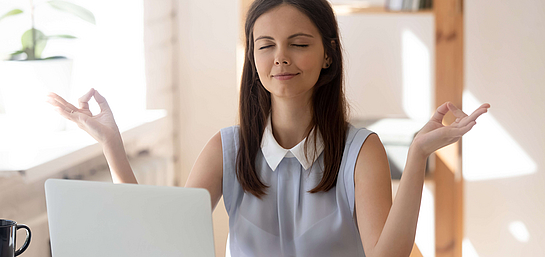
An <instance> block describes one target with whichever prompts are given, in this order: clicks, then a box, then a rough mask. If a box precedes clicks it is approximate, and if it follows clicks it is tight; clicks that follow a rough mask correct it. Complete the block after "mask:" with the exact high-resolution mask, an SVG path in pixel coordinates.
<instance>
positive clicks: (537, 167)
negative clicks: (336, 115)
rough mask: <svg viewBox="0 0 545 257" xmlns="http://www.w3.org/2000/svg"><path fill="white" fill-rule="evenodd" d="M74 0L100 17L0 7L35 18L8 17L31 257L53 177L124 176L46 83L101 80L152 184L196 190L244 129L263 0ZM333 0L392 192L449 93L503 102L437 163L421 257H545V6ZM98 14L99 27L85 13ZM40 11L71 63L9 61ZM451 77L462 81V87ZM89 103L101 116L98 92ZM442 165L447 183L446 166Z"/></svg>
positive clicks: (15, 210) (14, 149) (20, 206)
mask: <svg viewBox="0 0 545 257" xmlns="http://www.w3.org/2000/svg"><path fill="white" fill-rule="evenodd" d="M52 2H60V1H52ZM68 2H69V3H72V4H76V5H78V6H80V7H82V8H84V9H85V10H86V11H87V12H86V11H85V10H81V9H77V8H72V7H73V6H71V7H70V5H66V4H64V5H63V3H61V4H58V3H57V4H58V5H55V4H51V3H50V2H48V1H39V0H34V1H33V2H32V3H33V5H34V8H32V7H31V3H30V2H29V1H17V0H4V1H1V2H0V17H3V16H2V15H4V14H6V13H8V12H9V11H11V10H13V9H20V10H21V11H22V13H19V14H13V15H9V16H4V17H3V18H0V58H1V59H2V61H0V218H3V219H12V220H15V221H17V222H18V223H21V224H27V225H29V226H30V227H31V229H32V232H33V238H32V243H31V244H30V247H29V248H28V249H27V251H26V252H25V253H24V256H27V257H32V256H41V257H43V256H50V255H49V254H48V253H49V252H50V247H49V230H48V224H47V213H46V203H45V197H44V189H43V183H44V181H45V180H46V179H48V178H67V179H85V180H97V181H111V177H110V174H109V171H108V166H107V163H106V162H105V159H104V157H103V155H102V150H101V147H100V146H99V145H97V143H96V141H94V139H93V138H91V137H90V136H89V135H87V134H86V133H85V132H84V131H81V130H80V129H79V128H77V126H75V125H74V124H72V123H69V122H66V121H64V120H63V119H61V118H60V117H59V115H58V114H57V113H55V112H54V111H53V109H52V108H50V107H49V106H48V104H46V103H44V102H43V100H44V98H43V94H45V92H48V91H53V92H56V93H58V94H59V95H61V96H63V97H64V98H66V99H67V100H69V101H70V102H71V103H73V104H76V103H77V99H78V98H79V97H80V96H81V95H83V94H84V93H86V92H87V91H88V90H89V89H90V88H91V87H93V88H95V89H97V90H98V91H99V92H101V94H102V95H103V96H105V97H106V99H107V100H108V102H109V104H110V106H111V108H112V111H113V113H114V115H115V118H116V121H117V123H118V124H119V127H120V130H121V131H122V136H123V140H124V143H125V146H126V148H127V154H128V157H129V161H130V163H131V166H132V167H133V170H134V172H135V174H136V176H137V178H138V181H139V182H140V183H142V184H151V185H163V186H183V185H185V181H186V180H187V177H188V175H189V172H190V170H191V168H192V166H193V163H194V161H195V160H196V158H197V156H198V155H199V153H200V151H201V150H202V148H203V147H204V145H205V144H206V142H207V141H208V140H209V139H210V138H211V137H212V135H214V134H215V133H216V132H217V131H218V130H219V129H221V128H223V127H228V126H232V125H235V124H237V122H238V121H237V111H238V93H239V91H238V90H239V84H240V75H241V70H242V64H243V61H244V59H243V58H244V49H243V42H244V41H243V40H244V34H243V31H242V28H243V25H244V24H243V22H244V16H245V13H246V10H247V7H248V6H249V4H251V2H252V1H251V0H207V1H202V0H154V1H152V0H131V1H126V0H109V1H104V0H98V1H84V0H69V1H68ZM330 3H331V4H332V5H333V6H334V8H335V12H336V15H337V20H338V23H339V28H340V34H341V39H340V40H341V44H342V45H343V47H344V52H343V54H344V59H345V60H344V61H345V67H346V69H345V75H346V77H345V82H346V84H345V86H346V95H347V98H348V100H349V103H350V105H351V116H350V117H351V123H353V124H354V125H356V126H360V127H367V128H368V129H370V130H373V131H375V132H377V133H378V135H379V137H380V138H381V140H382V142H383V143H384V145H385V147H386V150H387V153H388V157H389V159H390V167H391V170H392V186H393V188H392V190H393V192H394V196H395V192H396V190H397V185H398V184H399V178H400V176H401V173H402V171H403V168H404V164H405V160H406V152H407V149H408V146H409V145H410V142H411V140H412V137H413V136H414V133H415V132H416V131H418V130H419V129H420V128H421V127H422V126H423V125H424V124H425V122H427V120H428V119H429V117H430V116H431V114H432V113H433V112H434V111H435V108H436V106H438V105H440V104H441V103H442V102H444V101H441V102H439V99H448V100H451V101H453V102H454V103H455V104H456V105H458V106H459V107H462V108H463V110H464V111H465V112H466V113H467V114H470V113H471V112H473V110H475V109H476V108H477V107H478V106H480V105H481V104H482V103H490V104H491V108H490V109H489V111H488V113H486V114H484V115H482V116H481V117H480V118H479V119H478V121H477V125H476V126H475V127H474V128H473V129H472V130H471V131H470V132H469V133H468V134H466V135H465V136H464V137H463V144H462V143H459V144H456V145H454V146H453V147H451V148H449V149H450V150H449V149H445V150H444V151H443V152H442V153H438V156H436V155H435V154H434V155H432V156H431V157H430V159H429V162H428V171H427V174H426V183H425V186H424V191H423V196H422V205H421V211H420V217H419V221H418V229H417V235H416V247H415V249H413V254H412V255H411V256H426V257H429V256H464V257H466V256H467V257H484V256H543V254H544V253H545V219H544V218H543V217H545V186H544V185H545V168H544V167H545V158H543V156H544V155H543V154H544V150H545V135H543V133H542V132H543V131H545V121H544V120H545V119H544V118H543V117H544V115H543V114H544V110H545V101H544V100H545V48H543V45H545V30H544V29H543V28H545V2H543V1H535V0H520V1H493V2H492V1H475V0H465V1H463V0H445V1H441V3H440V2H439V1H433V3H431V1H430V2H429V5H428V7H427V8H422V7H423V6H420V5H416V4H417V2H416V0H413V1H412V2H406V1H401V0H399V1H398V0H389V1H388V0H373V1H337V0H330ZM59 6H60V7H59ZM63 6H64V7H63ZM66 6H69V7H66ZM63 8H64V10H65V11H61V9H63ZM66 8H72V9H71V10H72V11H70V12H67V11H66ZM89 12H90V13H92V16H93V17H94V19H95V22H94V23H93V22H90V21H89V20H86V18H85V17H90V16H89ZM32 14H34V15H32ZM451 14H452V15H451ZM32 16H34V18H32ZM453 17H454V18H453ZM32 20H34V27H35V28H36V29H38V30H40V31H41V32H43V34H45V35H48V36H51V37H50V38H49V39H50V40H48V41H47V45H46V46H45V47H44V48H43V53H42V57H43V58H46V57H53V56H63V57H66V58H52V59H49V60H40V61H30V60H24V61H8V59H10V57H11V54H12V53H14V52H16V51H19V50H22V35H23V34H24V33H25V31H27V30H29V29H30V28H31V26H32ZM445 24H446V25H445ZM449 24H450V25H449ZM452 31H453V32H452ZM54 35H71V36H72V37H75V38H70V37H54ZM452 47H454V48H452ZM452 49H455V50H452ZM18 56H19V57H18V58H23V59H24V58H25V54H20V55H18ZM450 65H452V66H450ZM450 81H457V82H456V84H455V86H454V87H453V88H454V89H453V90H449V88H450ZM90 105H91V110H92V112H93V113H95V114H96V113H98V112H99V111H100V109H99V108H98V105H96V102H94V100H92V101H91V104H90ZM449 156H450V157H449ZM439 159H441V160H439ZM449 160H451V161H449ZM442 164H444V165H442ZM443 166H445V167H446V168H444V169H447V170H449V169H450V170H451V171H452V174H451V176H450V177H449V176H443V175H439V174H443V173H440V172H438V169H442V168H441V167H443ZM439 177H441V178H446V179H447V180H449V181H451V182H452V185H455V186H453V187H452V188H453V190H454V191H453V190H450V189H449V188H447V187H443V186H440V185H442V184H438V183H443V182H440V181H438V178H439ZM445 188H446V189H445ZM440 190H447V191H448V190H450V191H453V192H454V193H453V194H451V195H448V196H445V195H444V194H443V193H444V192H443V193H439V192H441V191H440ZM444 203H452V204H451V205H449V206H448V207H444ZM181 204H183V203H181ZM445 213H446V214H445ZM214 230H215V232H214V233H215V243H216V253H217V256H224V255H225V243H226V239H227V234H228V216H227V214H226V212H225V208H224V205H223V200H221V201H220V203H218V205H217V208H216V210H215V211H214ZM23 240H24V236H23V235H20V236H19V238H18V240H17V241H18V244H17V246H20V245H22V242H23Z"/></svg>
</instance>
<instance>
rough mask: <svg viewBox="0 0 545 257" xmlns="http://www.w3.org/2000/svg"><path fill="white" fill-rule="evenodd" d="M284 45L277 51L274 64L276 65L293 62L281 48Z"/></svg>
mask: <svg viewBox="0 0 545 257" xmlns="http://www.w3.org/2000/svg"><path fill="white" fill-rule="evenodd" d="M280 48H282V47H279V48H278V49H279V50H278V52H277V53H276V56H275V58H274V64H275V65H280V63H283V64H285V65H290V64H291V61H290V60H289V58H288V57H287V56H286V54H285V52H284V50H283V49H280Z"/></svg>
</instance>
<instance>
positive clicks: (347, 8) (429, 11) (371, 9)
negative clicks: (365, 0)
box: [333, 4, 433, 16]
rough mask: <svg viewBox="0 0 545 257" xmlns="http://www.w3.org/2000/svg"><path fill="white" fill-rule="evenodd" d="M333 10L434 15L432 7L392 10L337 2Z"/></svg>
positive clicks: (348, 12)
mask: <svg viewBox="0 0 545 257" xmlns="http://www.w3.org/2000/svg"><path fill="white" fill-rule="evenodd" d="M333 11H334V12H335V14H336V15H339V16H343V15H354V14H394V15H401V14H407V15H433V10H432V9H425V10H419V11H391V10H388V9H386V8H385V7H384V6H363V5H348V4H336V5H333Z"/></svg>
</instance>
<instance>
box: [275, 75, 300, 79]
mask: <svg viewBox="0 0 545 257" xmlns="http://www.w3.org/2000/svg"><path fill="white" fill-rule="evenodd" d="M284 74H285V75H284ZM298 74H299V73H295V74H293V73H280V74H277V75H274V76H273V77H274V78H275V79H278V80H288V79H291V78H293V77H295V76H297V75H298Z"/></svg>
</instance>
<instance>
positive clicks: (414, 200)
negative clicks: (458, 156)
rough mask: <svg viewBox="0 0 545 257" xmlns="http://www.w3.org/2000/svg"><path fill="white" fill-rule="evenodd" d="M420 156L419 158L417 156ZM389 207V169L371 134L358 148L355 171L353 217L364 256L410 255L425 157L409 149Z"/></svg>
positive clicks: (384, 155)
mask: <svg viewBox="0 0 545 257" xmlns="http://www.w3.org/2000/svg"><path fill="white" fill-rule="evenodd" d="M418 157H420V155H418ZM407 158H408V160H407V164H406V166H405V170H404V171H403V175H402V177H401V181H400V185H399V188H398V191H397V194H396V198H395V201H394V202H393V205H392V186H391V178H390V168H389V165H388V159H387V156H386V151H385V150H384V146H383V145H382V142H381V141H380V139H379V137H378V136H377V135H376V134H371V135H369V137H368V138H367V140H366V141H365V143H364V145H363V146H362V148H361V149H360V154H359V156H358V160H357V163H356V168H355V172H354V176H355V184H356V185H355V187H356V195H355V201H356V203H355V204H356V206H360V207H356V215H357V222H358V227H359V232H360V236H361V239H362V244H363V247H364V250H365V254H366V256H369V257H375V256H409V255H410V253H411V250H412V248H413V245H414V239H415V235H416V225H417V221H418V213H419V211H420V201H421V198H422V188H423V185H424V173H425V170H424V169H425V158H417V155H414V154H413V152H412V151H410V150H409V156H408V157H407Z"/></svg>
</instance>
